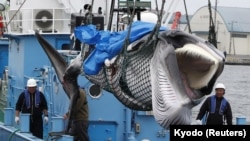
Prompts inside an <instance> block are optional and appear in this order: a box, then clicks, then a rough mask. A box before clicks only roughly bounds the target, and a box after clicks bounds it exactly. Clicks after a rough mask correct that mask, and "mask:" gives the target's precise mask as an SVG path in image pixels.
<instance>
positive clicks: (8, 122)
mask: <svg viewBox="0 0 250 141" xmlns="http://www.w3.org/2000/svg"><path fill="white" fill-rule="evenodd" d="M12 124H13V108H4V125H5V126H12Z"/></svg>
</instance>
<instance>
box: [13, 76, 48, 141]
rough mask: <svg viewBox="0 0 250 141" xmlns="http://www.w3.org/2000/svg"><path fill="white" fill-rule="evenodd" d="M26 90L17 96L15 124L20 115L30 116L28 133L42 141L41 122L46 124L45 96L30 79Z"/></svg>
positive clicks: (34, 81)
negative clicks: (26, 114) (27, 114)
mask: <svg viewBox="0 0 250 141" xmlns="http://www.w3.org/2000/svg"><path fill="white" fill-rule="evenodd" d="M26 86H27V87H26V89H25V90H24V91H23V92H22V93H21V94H20V95H19V97H18V100H17V103H16V113H15V122H16V124H19V122H20V121H19V115H20V113H29V114H30V132H31V133H32V134H33V135H34V136H36V137H38V138H41V139H43V121H44V122H45V123H48V120H49V118H48V105H47V101H46V99H45V96H44V95H43V93H42V92H41V91H39V90H38V89H37V82H36V80H35V79H33V78H31V79H29V80H28V81H27V85H26Z"/></svg>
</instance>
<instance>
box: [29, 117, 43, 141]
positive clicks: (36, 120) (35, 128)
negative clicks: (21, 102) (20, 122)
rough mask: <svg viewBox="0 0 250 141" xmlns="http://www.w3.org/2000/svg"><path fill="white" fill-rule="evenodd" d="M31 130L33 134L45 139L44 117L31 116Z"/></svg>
mask: <svg viewBox="0 0 250 141" xmlns="http://www.w3.org/2000/svg"><path fill="white" fill-rule="evenodd" d="M30 132H31V133H32V134H33V136H36V137H38V138H40V139H43V119H42V116H40V117H30Z"/></svg>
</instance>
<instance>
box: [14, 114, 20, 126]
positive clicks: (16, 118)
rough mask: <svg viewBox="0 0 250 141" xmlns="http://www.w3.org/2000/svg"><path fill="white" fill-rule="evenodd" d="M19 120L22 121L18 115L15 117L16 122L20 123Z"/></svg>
mask: <svg viewBox="0 0 250 141" xmlns="http://www.w3.org/2000/svg"><path fill="white" fill-rule="evenodd" d="M19 121H20V119H19V117H17V116H16V117H15V123H16V124H19Z"/></svg>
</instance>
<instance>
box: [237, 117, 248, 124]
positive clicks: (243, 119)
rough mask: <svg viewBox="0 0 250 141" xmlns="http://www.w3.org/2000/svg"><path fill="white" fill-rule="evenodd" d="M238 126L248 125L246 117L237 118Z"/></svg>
mask: <svg viewBox="0 0 250 141" xmlns="http://www.w3.org/2000/svg"><path fill="white" fill-rule="evenodd" d="M236 125H246V118H245V117H236Z"/></svg>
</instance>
